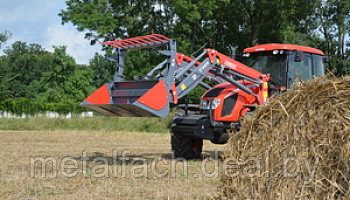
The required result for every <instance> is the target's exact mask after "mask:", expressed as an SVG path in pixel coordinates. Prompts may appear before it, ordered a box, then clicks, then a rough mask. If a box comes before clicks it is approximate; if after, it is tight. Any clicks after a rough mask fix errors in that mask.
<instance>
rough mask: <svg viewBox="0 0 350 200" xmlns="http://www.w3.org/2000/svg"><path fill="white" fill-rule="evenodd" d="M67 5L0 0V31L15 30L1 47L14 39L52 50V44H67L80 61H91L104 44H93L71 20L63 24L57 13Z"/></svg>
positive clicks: (49, 1)
mask: <svg viewBox="0 0 350 200" xmlns="http://www.w3.org/2000/svg"><path fill="white" fill-rule="evenodd" d="M65 6H66V5H65V0H0V33H3V32H5V30H7V31H9V32H11V33H12V36H11V37H10V39H9V40H8V41H7V42H6V43H5V44H4V45H3V46H2V50H3V49H5V48H6V47H8V46H10V45H11V44H12V43H13V42H15V41H23V42H27V44H30V43H37V44H39V45H41V46H42V47H44V48H45V49H46V50H48V51H51V52H52V51H53V48H52V46H53V45H56V46H58V45H65V46H67V53H68V55H70V56H72V57H73V58H74V59H75V60H76V62H77V63H78V64H88V63H89V59H90V58H92V57H93V56H94V54H95V52H101V47H100V46H99V45H98V44H96V45H94V46H91V45H90V42H89V41H88V40H86V39H84V33H83V32H79V31H77V30H76V29H75V27H74V26H73V25H72V24H70V23H66V24H64V25H62V23H61V18H60V17H59V16H58V13H59V12H60V10H62V9H65ZM2 50H0V55H1V54H3V52H2Z"/></svg>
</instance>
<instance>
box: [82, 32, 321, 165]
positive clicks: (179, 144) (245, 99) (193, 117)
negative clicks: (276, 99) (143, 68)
mask: <svg viewBox="0 0 350 200" xmlns="http://www.w3.org/2000/svg"><path fill="white" fill-rule="evenodd" d="M103 44H106V45H110V46H113V47H115V48H117V57H116V62H117V65H116V73H115V76H114V78H113V80H112V81H110V82H108V83H106V84H104V85H103V86H102V87H101V88H99V89H98V90H97V91H95V92H94V93H93V94H91V95H90V96H89V97H88V98H86V99H85V100H84V102H83V103H81V106H83V107H86V108H89V109H91V110H94V111H96V112H98V113H100V114H102V115H104V116H121V117H161V118H162V117H166V116H167V115H168V114H169V111H170V104H177V103H178V99H180V98H182V97H184V96H185V95H186V94H188V93H189V92H190V91H191V90H193V89H194V88H195V87H196V86H198V85H199V86H202V87H203V88H205V89H206V90H207V91H206V92H205V93H204V94H203V96H202V98H201V103H200V106H199V109H198V110H197V112H196V113H195V114H188V113H187V112H186V114H184V115H182V116H177V117H176V118H175V119H174V121H173V126H172V129H171V146H172V150H173V152H174V154H175V157H184V158H187V159H192V158H198V157H200V156H201V152H202V146H203V140H204V139H206V140H210V141H211V142H213V143H215V144H225V143H226V142H227V140H228V139H229V136H228V133H227V130H229V129H231V128H236V127H239V121H240V118H241V117H243V116H245V115H246V114H247V113H251V112H252V111H254V109H255V106H256V105H262V104H264V103H266V102H267V100H268V98H269V96H271V95H273V94H276V93H280V92H282V91H284V90H286V88H290V86H291V84H292V83H293V81H295V79H296V78H300V74H301V75H302V76H303V77H301V78H303V79H308V78H309V79H311V76H310V77H308V76H306V75H309V74H311V75H315V76H322V75H323V73H324V72H323V73H321V72H322V70H323V65H321V64H320V62H319V59H320V58H321V59H322V56H323V53H322V52H321V51H319V50H316V49H313V48H308V47H302V46H296V45H289V46H288V45H282V44H268V45H265V46H257V47H253V48H249V49H246V50H245V52H244V53H245V54H244V56H245V57H246V58H247V60H249V61H250V62H251V63H250V64H251V65H250V66H252V67H253V68H252V67H248V66H246V65H244V64H242V63H240V62H237V61H235V60H234V59H232V58H230V57H228V56H225V55H223V54H221V53H219V52H217V51H216V50H213V49H205V50H203V52H202V53H201V54H200V55H199V56H197V57H195V58H192V57H189V56H186V55H184V54H181V53H177V51H176V42H175V41H174V40H172V39H169V38H167V37H165V36H163V35H159V34H153V35H146V36H140V37H134V38H129V39H124V40H117V41H110V42H104V43H103ZM154 47H157V48H158V47H159V48H161V49H162V50H160V51H159V54H162V55H164V56H165V57H166V58H165V60H164V61H163V62H161V63H160V64H158V65H157V66H155V67H154V68H153V69H152V70H151V71H150V72H148V73H147V74H146V75H144V76H143V77H141V78H138V80H133V81H126V80H124V75H123V72H124V67H125V55H126V51H128V50H132V49H140V48H154ZM307 59H312V60H311V62H309V61H308V60H307ZM313 59H314V60H313ZM310 63H311V64H310ZM313 63H315V64H313ZM321 63H322V61H321ZM260 71H261V72H260ZM298 73H299V75H298ZM270 74H271V75H270ZM271 77H272V79H271ZM204 80H207V81H204Z"/></svg>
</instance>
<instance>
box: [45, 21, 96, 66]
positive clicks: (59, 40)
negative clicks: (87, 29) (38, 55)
mask: <svg viewBox="0 0 350 200" xmlns="http://www.w3.org/2000/svg"><path fill="white" fill-rule="evenodd" d="M84 35H85V34H84V33H83V32H78V31H76V30H75V29H74V27H73V26H72V25H70V24H66V25H64V26H62V25H52V26H50V27H48V28H47V30H46V36H47V40H46V41H45V43H44V45H43V46H44V47H45V48H46V49H48V50H53V48H52V46H53V45H56V46H58V45H60V46H62V45H64V46H67V53H68V54H69V55H71V56H73V57H74V58H75V59H76V62H77V63H79V64H87V63H88V61H89V58H92V57H93V56H94V54H95V52H101V47H100V46H98V45H95V46H91V45H90V42H89V41H88V40H86V39H85V38H84Z"/></svg>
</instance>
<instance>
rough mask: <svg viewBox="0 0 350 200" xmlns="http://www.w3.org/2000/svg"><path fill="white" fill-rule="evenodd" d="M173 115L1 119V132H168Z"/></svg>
mask: <svg viewBox="0 0 350 200" xmlns="http://www.w3.org/2000/svg"><path fill="white" fill-rule="evenodd" d="M172 116H173V115H169V116H168V117H167V118H163V119H160V118H129V117H91V118H71V119H61V118H31V117H29V118H24V119H9V118H3V119H0V130H32V131H40V130H106V131H142V132H168V129H169V127H170V124H171V122H172V119H173V117H172Z"/></svg>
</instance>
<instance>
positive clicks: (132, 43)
mask: <svg viewBox="0 0 350 200" xmlns="http://www.w3.org/2000/svg"><path fill="white" fill-rule="evenodd" d="M123 42H126V43H129V44H131V45H132V46H135V45H136V44H137V43H136V42H133V41H130V40H129V39H126V40H123Z"/></svg>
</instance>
